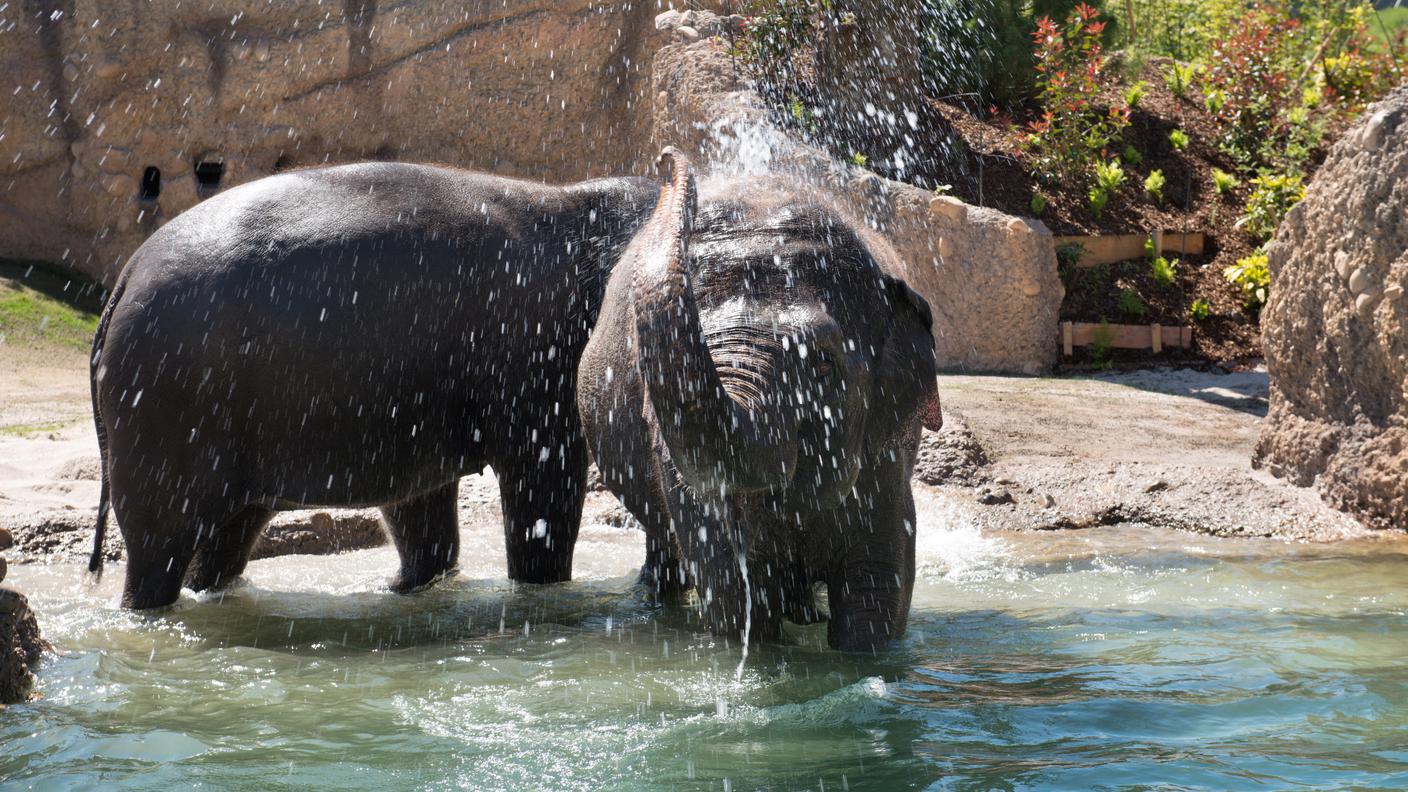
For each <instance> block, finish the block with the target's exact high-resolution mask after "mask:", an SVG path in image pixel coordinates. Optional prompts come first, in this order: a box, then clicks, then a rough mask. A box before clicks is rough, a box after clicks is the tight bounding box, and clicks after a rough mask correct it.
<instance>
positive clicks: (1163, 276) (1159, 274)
mask: <svg viewBox="0 0 1408 792" xmlns="http://www.w3.org/2000/svg"><path fill="white" fill-rule="evenodd" d="M1149 275H1150V276H1151V277H1152V278H1153V279H1154V282H1155V283H1157V284H1159V285H1160V286H1172V285H1173V281H1174V280H1175V279H1176V278H1177V277H1178V259H1174V260H1173V261H1169V260H1168V259H1166V258H1164V257H1163V256H1155V257H1154V258H1153V259H1151V260H1150V261H1149Z"/></svg>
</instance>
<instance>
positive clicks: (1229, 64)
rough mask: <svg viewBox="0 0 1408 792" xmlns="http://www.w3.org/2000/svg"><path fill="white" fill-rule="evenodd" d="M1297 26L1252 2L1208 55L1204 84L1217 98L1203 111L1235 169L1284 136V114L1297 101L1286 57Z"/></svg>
mask: <svg viewBox="0 0 1408 792" xmlns="http://www.w3.org/2000/svg"><path fill="white" fill-rule="evenodd" d="M1299 27H1300V20H1298V19H1294V18H1292V17H1290V16H1289V15H1288V14H1287V13H1286V11H1284V10H1283V9H1281V8H1279V7H1277V6H1275V5H1272V4H1269V3H1257V4H1255V5H1253V6H1251V7H1250V8H1249V9H1248V10H1247V12H1246V14H1244V15H1243V16H1242V17H1241V18H1240V19H1239V20H1238V23H1237V24H1236V25H1235V26H1233V27H1232V29H1231V30H1229V31H1228V34H1227V36H1226V37H1225V38H1223V39H1222V40H1221V41H1218V42H1215V43H1214V44H1213V47H1212V52H1211V53H1209V55H1208V59H1207V71H1206V73H1205V75H1204V78H1203V81H1204V86H1205V89H1206V90H1207V91H1208V92H1209V93H1210V94H1211V95H1215V96H1217V97H1218V99H1219V100H1220V101H1218V102H1216V103H1212V104H1210V105H1209V109H1210V110H1212V111H1213V115H1214V116H1215V117H1216V118H1217V122H1218V124H1219V126H1221V127H1222V130H1223V134H1224V136H1225V138H1224V141H1223V148H1224V149H1225V150H1227V151H1228V153H1230V154H1232V156H1233V157H1234V158H1235V159H1237V160H1238V161H1239V163H1238V164H1240V165H1243V166H1246V167H1251V166H1255V165H1258V164H1260V162H1259V160H1260V159H1261V153H1262V152H1261V149H1262V147H1263V143H1264V142H1266V141H1277V140H1281V139H1283V138H1284V137H1285V134H1286V114H1287V111H1288V110H1289V109H1290V108H1292V107H1294V106H1295V105H1296V104H1297V103H1298V101H1299V98H1300V97H1299V95H1298V93H1297V89H1298V84H1297V83H1296V82H1294V77H1295V75H1294V74H1293V73H1292V72H1293V71H1294V69H1295V67H1296V66H1297V65H1298V64H1296V63H1295V62H1294V59H1293V58H1292V57H1291V51H1292V50H1293V47H1292V44H1293V42H1292V36H1294V35H1295V34H1296V33H1297V31H1298V29H1299Z"/></svg>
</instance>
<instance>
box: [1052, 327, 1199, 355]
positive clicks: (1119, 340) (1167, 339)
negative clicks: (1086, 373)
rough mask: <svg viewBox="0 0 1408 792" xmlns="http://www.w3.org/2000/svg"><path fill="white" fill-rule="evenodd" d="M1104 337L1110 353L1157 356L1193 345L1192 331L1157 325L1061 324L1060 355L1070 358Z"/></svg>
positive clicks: (1184, 328) (1191, 329)
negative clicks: (1151, 352) (1131, 351)
mask: <svg viewBox="0 0 1408 792" xmlns="http://www.w3.org/2000/svg"><path fill="white" fill-rule="evenodd" d="M1100 333H1107V334H1108V337H1109V341H1110V346H1111V347H1112V348H1114V349H1152V350H1154V353H1155V354H1157V353H1159V352H1162V351H1163V350H1164V347H1178V348H1180V349H1188V348H1189V347H1191V346H1192V345H1193V328H1191V327H1164V326H1163V325H1158V324H1148V325H1129V324H1095V323H1093V322H1062V323H1061V353H1062V354H1064V355H1066V356H1070V355H1071V354H1073V353H1074V352H1075V348H1076V347H1078V346H1090V345H1091V344H1093V343H1095V340H1096V339H1097V338H1099V334H1100Z"/></svg>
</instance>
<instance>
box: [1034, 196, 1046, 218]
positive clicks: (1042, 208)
mask: <svg viewBox="0 0 1408 792" xmlns="http://www.w3.org/2000/svg"><path fill="white" fill-rule="evenodd" d="M1031 210H1032V214H1033V215H1036V216H1038V217H1040V216H1041V215H1042V214H1043V213H1045V212H1046V196H1045V195H1042V194H1041V193H1032V203H1031Z"/></svg>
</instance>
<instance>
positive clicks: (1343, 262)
mask: <svg viewBox="0 0 1408 792" xmlns="http://www.w3.org/2000/svg"><path fill="white" fill-rule="evenodd" d="M1353 266H1354V261H1353V260H1352V259H1351V258H1350V257H1349V254H1348V253H1346V252H1344V251H1343V250H1336V251H1335V272H1337V273H1339V276H1340V277H1341V278H1345V279H1348V278H1349V275H1350V273H1351V272H1353V270H1351V269H1350V267H1353Z"/></svg>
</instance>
